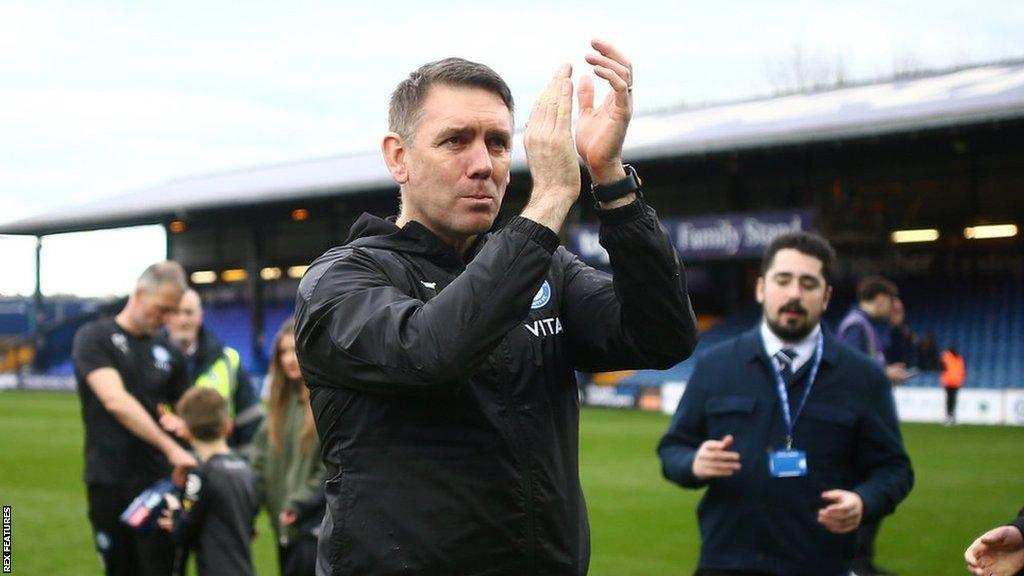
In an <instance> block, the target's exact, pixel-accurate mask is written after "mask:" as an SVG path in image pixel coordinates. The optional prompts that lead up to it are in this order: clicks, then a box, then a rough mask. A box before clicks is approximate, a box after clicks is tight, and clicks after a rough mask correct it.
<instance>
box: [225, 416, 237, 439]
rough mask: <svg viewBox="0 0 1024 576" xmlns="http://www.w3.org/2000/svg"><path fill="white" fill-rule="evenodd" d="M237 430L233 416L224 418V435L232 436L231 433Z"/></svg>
mask: <svg viewBox="0 0 1024 576" xmlns="http://www.w3.org/2000/svg"><path fill="white" fill-rule="evenodd" d="M234 430H235V422H234V420H232V419H231V418H225V419H224V437H225V438H227V437H228V436H231V433H232V432H234Z"/></svg>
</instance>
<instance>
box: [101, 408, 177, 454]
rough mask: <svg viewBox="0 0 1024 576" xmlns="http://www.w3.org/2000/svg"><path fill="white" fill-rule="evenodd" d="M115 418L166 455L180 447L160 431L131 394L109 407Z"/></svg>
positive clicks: (108, 409)
mask: <svg viewBox="0 0 1024 576" xmlns="http://www.w3.org/2000/svg"><path fill="white" fill-rule="evenodd" d="M107 411H109V412H110V413H111V414H112V415H113V416H114V418H116V419H117V421H118V422H120V423H121V424H122V425H123V426H124V427H125V428H127V429H128V431H129V432H131V433H132V434H134V435H135V436H137V437H139V438H141V439H142V440H145V441H146V442H147V443H149V444H151V445H152V446H154V447H155V448H156V449H158V450H160V451H161V452H163V453H164V454H167V453H168V452H170V451H171V450H173V449H174V448H175V447H178V444H177V442H175V441H174V440H173V439H172V438H171V437H170V436H169V435H167V434H166V433H164V431H163V430H161V429H160V426H158V425H157V423H156V422H155V421H154V420H153V418H152V417H150V415H149V413H148V412H146V409H145V408H143V407H142V404H140V403H139V401H138V400H136V399H135V398H134V397H132V395H131V394H128V393H124V394H121V395H119V396H118V398H116V399H115V400H114V401H113V402H111V403H110V404H109V405H108V406H107Z"/></svg>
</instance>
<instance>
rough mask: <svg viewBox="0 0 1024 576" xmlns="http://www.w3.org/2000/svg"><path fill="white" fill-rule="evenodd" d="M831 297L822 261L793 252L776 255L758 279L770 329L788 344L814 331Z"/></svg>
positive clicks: (790, 250)
mask: <svg viewBox="0 0 1024 576" xmlns="http://www.w3.org/2000/svg"><path fill="white" fill-rule="evenodd" d="M831 296H832V288H831V287H830V286H828V285H826V284H825V277H824V275H823V274H822V263H821V260H818V259H817V258H815V257H814V256H810V255H808V254H804V253H803V252H800V251H798V250H794V249H792V248H783V249H782V250H779V251H778V252H776V253H775V258H774V260H772V263H771V266H770V267H769V268H768V270H767V271H765V273H764V276H763V277H761V278H758V279H757V301H758V302H759V303H760V304H761V308H762V309H763V310H764V317H765V320H766V321H767V322H768V327H769V328H771V330H772V332H774V333H775V334H776V336H778V337H779V338H781V339H782V340H785V341H787V342H796V341H798V340H801V339H802V338H804V337H805V336H807V335H808V334H810V333H811V331H812V330H814V327H815V326H817V325H818V322H819V321H820V320H821V314H822V312H824V311H825V309H826V308H827V307H828V301H829V298H830V297H831Z"/></svg>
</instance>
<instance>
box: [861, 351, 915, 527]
mask: <svg viewBox="0 0 1024 576" xmlns="http://www.w3.org/2000/svg"><path fill="white" fill-rule="evenodd" d="M867 394H868V395H869V397H868V402H869V404H868V407H867V409H866V410H865V415H864V417H863V418H862V420H861V421H860V422H859V423H858V427H859V430H858V431H857V433H858V434H859V436H860V438H859V441H858V442H857V445H856V446H857V447H856V451H857V454H856V458H857V463H858V468H859V469H860V476H861V478H863V480H862V481H861V483H860V484H858V485H857V486H856V487H855V488H854V492H856V493H857V494H858V495H860V497H861V500H862V501H863V503H864V517H865V519H868V520H877V519H880V518H881V517H883V516H885V515H886V514H891V513H892V512H893V510H895V509H896V505H897V504H899V503H900V502H901V501H903V499H904V498H906V497H907V494H909V493H910V489H911V488H912V487H913V486H914V470H913V468H911V465H910V457H909V456H908V455H907V451H906V449H905V448H904V446H903V437H902V435H901V434H900V428H899V421H898V420H897V417H896V402H895V400H894V399H893V394H892V386H890V385H889V381H888V380H887V379H886V377H885V374H884V373H882V371H881V369H876V370H873V375H872V376H871V382H870V387H869V389H868V390H867Z"/></svg>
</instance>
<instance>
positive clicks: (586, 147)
mask: <svg viewBox="0 0 1024 576" xmlns="http://www.w3.org/2000/svg"><path fill="white" fill-rule="evenodd" d="M593 47H594V48H595V50H596V51H597V52H596V53H594V54H590V55H588V56H587V61H588V62H589V63H590V64H592V65H593V66H594V72H595V73H596V74H597V75H598V76H600V77H601V78H603V79H604V80H606V81H607V82H608V84H609V86H610V87H611V92H610V93H609V94H608V96H607V97H606V98H605V100H604V102H603V103H601V104H600V105H599V106H597V107H595V106H594V84H593V80H592V79H591V78H589V77H584V78H583V79H582V80H581V81H580V86H579V93H578V96H579V106H580V111H579V119H578V122H577V128H576V138H575V147H574V146H573V135H572V122H571V113H572V93H573V85H572V80H571V79H570V76H571V68H570V67H569V65H564V66H562V67H561V68H560V69H559V70H558V72H557V73H556V74H555V77H554V78H553V79H552V80H551V82H550V84H549V85H548V87H547V88H546V89H545V90H544V92H543V93H542V94H541V96H540V97H539V98H538V100H537V104H536V105H535V106H534V108H533V112H532V114H531V116H530V120H529V123H528V125H527V128H526V132H525V134H524V143H525V146H526V155H527V159H528V161H529V168H530V174H531V176H532V182H533V190H532V193H531V196H530V200H529V202H528V204H527V206H526V208H524V209H523V211H522V213H521V215H520V216H519V217H516V218H513V219H512V220H511V221H510V222H509V223H508V225H506V226H505V227H504V228H502V229H500V230H496V231H490V230H491V228H492V225H493V224H494V221H495V217H496V216H497V214H498V209H499V207H500V205H501V200H502V196H503V194H504V192H505V187H506V186H507V184H508V182H509V177H510V167H511V148H512V135H513V128H512V109H513V103H512V97H511V95H510V93H509V91H508V87H507V86H506V85H505V83H504V81H502V80H501V78H500V77H499V76H498V75H497V74H496V73H494V71H493V70H491V69H490V68H487V67H486V66H483V65H481V64H476V63H472V62H468V61H465V60H460V59H448V60H442V61H440V62H434V63H431V64H427V65H425V66H423V67H422V68H420V69H419V70H417V71H416V72H414V73H413V74H412V75H411V76H410V77H409V78H408V79H407V80H406V81H404V82H402V83H401V84H400V85H399V86H398V88H397V89H396V90H395V93H394V95H393V96H392V99H391V114H390V117H391V132H390V133H389V134H387V135H386V136H385V137H384V140H383V143H382V146H381V149H382V152H383V155H384V160H385V162H386V164H387V167H388V169H389V171H390V172H391V175H392V177H393V178H394V180H395V181H396V182H397V183H398V184H399V185H400V187H401V198H402V204H401V210H400V213H399V215H398V217H397V218H396V219H393V220H382V219H380V218H376V217H373V216H370V215H363V216H362V217H361V218H360V219H359V221H358V222H356V224H355V226H354V227H353V229H352V233H351V235H350V237H349V240H348V242H347V243H346V244H345V245H344V246H340V247H338V248H334V249H332V250H330V251H328V252H327V253H326V254H325V255H324V256H322V257H320V258H319V259H317V260H316V261H315V262H313V264H312V265H311V266H310V268H309V270H308V271H307V272H306V275H305V277H304V278H303V279H302V281H301V282H300V284H299V294H298V302H297V307H296V325H295V333H296V341H297V343H298V354H299V360H300V362H301V366H302V373H303V375H304V377H305V381H306V384H307V385H308V386H309V388H310V390H311V401H312V407H313V413H314V414H315V416H316V423H317V430H318V431H319V433H320V435H321V439H322V443H323V452H324V459H325V461H326V463H327V466H328V469H329V479H328V481H327V485H326V493H327V513H326V515H325V516H324V521H323V530H322V534H321V537H320V550H319V554H318V558H317V562H318V566H317V573H318V574H320V575H327V574H371V573H372V574H375V575H377V576H390V575H396V574H419V575H434V574H452V575H463V574H465V575H468V574H490V575H493V576H499V575H509V576H512V575H514V576H525V575H534V574H560V575H578V576H582V575H584V574H586V573H587V570H588V566H589V559H590V537H589V528H588V522H587V510H586V504H585V502H584V499H583V494H582V491H581V489H580V482H579V470H578V440H579V438H578V435H579V430H578V428H579V424H578V420H579V396H578V394H577V387H576V382H575V374H574V370H575V369H580V370H585V371H604V370H614V369H624V368H640V367H660V368H667V367H670V366H672V365H674V364H676V363H677V362H679V361H680V360H682V359H684V358H685V357H686V356H688V355H689V353H690V352H691V351H692V349H693V347H694V345H695V343H696V322H695V319H694V316H693V311H692V309H691V307H690V302H689V298H688V296H687V292H686V279H685V274H684V272H683V268H682V266H681V265H680V263H679V259H678V257H677V256H676V254H675V252H674V250H673V249H672V244H671V242H670V239H669V238H668V237H667V235H666V234H665V233H664V232H663V230H662V229H661V227H660V226H659V224H658V220H657V217H656V215H655V213H654V211H653V210H652V209H651V208H650V207H648V206H647V204H646V203H645V202H644V200H643V197H642V194H641V193H640V190H639V179H638V178H637V177H636V173H635V171H633V169H632V168H631V167H629V166H627V165H624V164H623V163H622V143H623V140H624V138H625V135H626V128H627V125H628V123H629V119H630V116H631V113H632V82H633V76H632V65H631V64H630V63H629V61H628V60H627V59H626V58H625V57H624V56H623V55H622V54H620V53H619V52H618V50H616V49H615V48H614V47H612V46H611V45H609V44H607V43H605V42H601V41H594V42H593ZM577 153H578V154H579V156H580V157H582V158H583V161H584V163H585V164H586V166H587V169H588V170H589V172H590V177H591V181H592V182H593V188H592V192H593V194H594V197H595V200H596V201H597V203H598V209H599V210H598V217H599V218H600V220H601V242H602V244H603V245H604V246H605V248H607V250H608V252H609V254H610V256H611V264H612V268H613V270H614V272H615V276H614V279H613V278H612V277H611V276H609V275H607V274H605V273H602V272H599V271H597V270H594V269H592V268H590V267H588V266H586V265H585V264H583V263H582V262H581V261H580V260H579V259H578V258H577V257H576V256H574V255H573V254H571V253H569V252H568V251H566V250H565V249H563V248H560V247H559V246H558V243H559V241H558V235H557V234H558V232H559V231H560V230H561V229H562V225H563V224H564V221H565V218H566V215H567V214H568V212H569V210H570V209H571V207H572V206H573V204H574V203H575V201H576V199H577V197H578V195H579V192H580V184H581V182H580V169H579V164H578V160H577ZM489 231H490V232H489Z"/></svg>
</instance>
